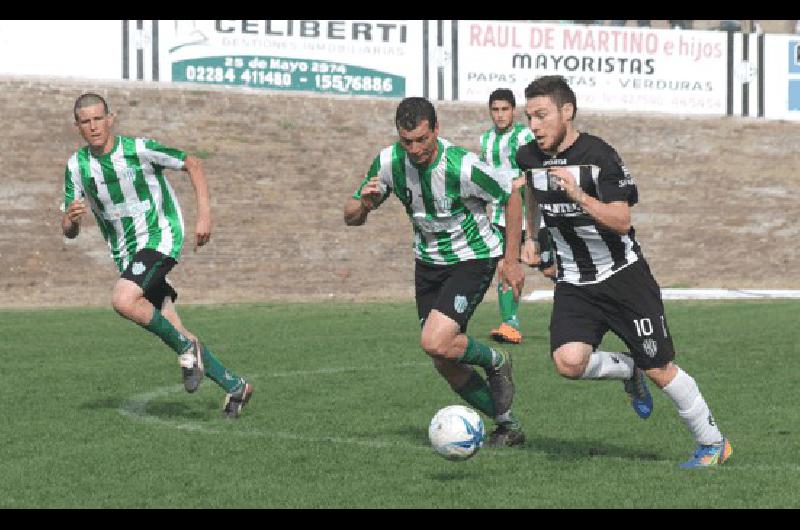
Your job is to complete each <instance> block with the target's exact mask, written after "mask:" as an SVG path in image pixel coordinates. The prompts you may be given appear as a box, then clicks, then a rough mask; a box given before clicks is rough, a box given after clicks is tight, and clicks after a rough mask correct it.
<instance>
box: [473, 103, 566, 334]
mask: <svg viewBox="0 0 800 530" xmlns="http://www.w3.org/2000/svg"><path fill="white" fill-rule="evenodd" d="M516 104H517V103H516V99H515V98H514V92H512V91H511V90H509V89H508V88H498V89H497V90H495V91H494V92H492V93H491V94H490V95H489V116H490V117H491V119H492V124H493V126H492V128H491V129H489V130H488V131H486V132H484V133H483V134H482V135H481V138H480V141H481V158H482V159H483V160H484V161H485V162H486V163H487V164H490V165H491V166H493V167H496V168H503V169H518V168H517V161H516V158H515V157H516V154H517V149H519V147H520V146H522V145H524V144H526V143H528V142H530V141H531V140H533V133H532V132H531V130H530V129H529V128H528V127H526V126H525V125H522V124H520V123H515V122H514V110H515V108H516ZM523 192H524V188H522V189H521V190H520V193H523ZM522 216H523V217H522V237H523V238H524V237H525V231H526V228H527V227H526V224H525V208H524V203H523V210H522ZM492 224H493V225H495V227H496V228H497V230H498V231H500V232H501V233H502V234H503V238H504V240H505V229H506V216H505V206H504V205H503V204H502V203H500V202H498V201H494V202H493V203H492ZM534 234H536V232H534ZM540 250H541V251H542V252H548V251H549V245H542V246H541V247H540ZM550 265H551V262H548V260H547V259H545V260H542V261H541V262H540V269H542V270H544V271H545V274H548V273H549V274H550V275H551V276H552V275H554V273H555V270H554V269H553V268H552V267H550ZM502 271H503V260H502V259H501V260H500V261H499V262H498V264H497V275H498V282H497V301H498V305H499V306H500V326H499V327H497V328H495V329H493V330H492V331H491V333H490V336H491V337H492V338H493V339H494V340H496V341H498V342H510V343H513V344H519V343H520V342H522V333H521V331H520V323H519V317H518V316H517V311H518V309H519V299H518V298H514V293H513V290H512V289H511V288H510V287H509V286H508V285H506V284H505V283H504V282H502V281H499V278H500V276H501V275H502Z"/></svg>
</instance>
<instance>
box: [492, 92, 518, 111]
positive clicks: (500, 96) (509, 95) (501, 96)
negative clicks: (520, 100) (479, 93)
mask: <svg viewBox="0 0 800 530" xmlns="http://www.w3.org/2000/svg"><path fill="white" fill-rule="evenodd" d="M495 101H508V102H509V103H511V106H512V107H516V106H517V100H516V99H515V98H514V93H513V92H512V91H511V89H508V88H498V89H497V90H495V91H494V92H492V93H491V94H490V95H489V106H490V107H491V106H492V103H494V102H495Z"/></svg>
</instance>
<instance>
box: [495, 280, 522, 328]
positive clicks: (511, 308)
mask: <svg viewBox="0 0 800 530" xmlns="http://www.w3.org/2000/svg"><path fill="white" fill-rule="evenodd" d="M503 287H505V286H504V285H503V284H502V283H498V284H497V302H498V303H499V304H500V318H501V319H502V321H503V322H505V323H506V324H508V325H509V326H512V327H513V328H514V329H519V319H518V318H517V310H518V309H519V302H516V301H514V290H513V289H511V288H508V289H506V290H503Z"/></svg>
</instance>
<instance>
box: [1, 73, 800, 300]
mask: <svg viewBox="0 0 800 530" xmlns="http://www.w3.org/2000/svg"><path fill="white" fill-rule="evenodd" d="M84 91H97V92H99V93H101V94H103V95H104V96H106V97H107V99H108V101H109V104H110V105H111V107H112V110H113V111H114V112H116V113H117V126H116V131H117V132H118V133H121V134H130V135H135V136H148V137H152V138H154V139H157V140H159V141H160V142H162V143H164V144H166V145H169V146H174V147H179V148H182V149H185V150H186V151H188V152H189V153H190V154H194V155H196V156H198V157H200V158H202V159H203V161H204V167H205V170H206V174H207V176H208V179H209V184H210V189H211V196H212V213H213V215H214V232H213V234H212V240H211V243H210V244H209V245H208V246H206V247H204V248H202V249H201V250H199V251H198V252H196V253H195V252H193V250H192V246H191V243H189V244H187V246H186V248H185V249H184V253H183V257H182V260H181V263H180V264H179V265H178V267H176V269H175V270H174V272H173V273H171V274H170V278H171V279H172V280H173V283H175V284H176V287H177V289H178V291H179V293H180V296H181V298H180V300H181V302H182V303H236V302H258V301H277V300H280V301H300V300H318V301H323V300H387V299H411V298H412V297H413V286H412V283H413V262H412V260H413V255H412V252H411V228H410V225H409V223H408V220H407V219H406V217H405V213H404V211H403V209H402V208H401V206H400V204H399V203H398V202H397V201H395V200H394V199H392V200H390V201H389V202H388V203H387V204H386V205H384V207H382V208H381V209H380V210H378V211H376V212H373V214H372V215H371V217H370V219H369V222H368V223H367V225H365V226H363V227H356V228H348V227H345V225H344V223H343V220H342V206H343V204H344V202H345V199H346V198H347V197H348V196H349V195H350V194H351V193H352V192H353V191H354V189H355V188H356V186H357V184H358V183H359V182H360V180H361V178H362V177H363V175H364V173H365V172H366V170H367V168H368V166H369V164H370V162H371V161H372V158H373V157H374V156H375V155H376V154H377V153H378V151H379V150H380V149H381V148H382V147H384V146H386V145H389V144H390V143H392V142H393V141H395V139H396V131H395V129H394V125H393V116H394V109H395V107H396V105H397V100H378V99H364V98H353V97H325V96H318V95H306V94H298V93H275V92H264V91H255V90H248V89H236V88H224V87H219V88H217V87H209V88H205V87H203V88H198V87H197V86H196V85H195V86H180V85H158V84H153V83H142V82H138V83H137V82H117V83H114V82H97V83H91V82H86V81H83V80H52V79H45V78H7V77H5V78H4V77H0V108H1V109H2V111H3V116H4V118H5V119H4V125H5V126H4V127H2V128H0V146H2V149H0V223H2V227H3V230H2V231H0V307H38V306H66V305H70V306H74V305H108V304H109V301H110V291H111V287H112V286H113V283H114V281H115V280H116V278H117V276H118V274H117V271H116V268H115V267H114V265H113V263H112V262H111V260H110V258H109V257H108V252H107V247H106V246H105V243H104V241H103V240H102V237H101V236H100V233H99V231H98V230H97V227H96V226H95V223H94V220H93V219H91V216H89V217H90V218H89V219H87V221H86V222H85V223H84V228H83V231H82V233H81V235H80V237H78V238H77V239H76V240H66V239H65V238H63V237H62V235H61V230H60V217H61V213H60V212H59V206H60V203H61V200H62V197H61V188H62V184H63V174H64V165H65V162H66V160H67V158H68V157H69V156H70V154H71V153H72V152H74V151H75V150H76V149H77V148H78V147H80V146H81V141H80V138H79V136H78V134H77V132H76V130H75V128H74V126H73V123H72V122H73V119H72V116H71V112H72V105H73V103H74V100H75V98H76V97H77V96H78V95H80V94H81V93H82V92H84ZM578 106H579V112H578V119H577V125H578V128H579V129H580V130H583V131H586V132H591V133H593V134H597V135H599V136H601V137H603V138H605V139H606V140H607V141H609V142H610V143H611V144H612V145H613V146H615V147H616V148H617V150H618V151H619V152H620V154H621V156H622V158H623V160H624V162H625V163H626V165H627V166H628V168H629V169H630V170H631V171H632V173H633V174H634V176H635V178H636V179H637V184H638V186H639V192H640V204H639V205H637V206H636V207H635V208H634V210H633V224H634V226H635V228H636V231H637V237H638V238H639V240H640V242H641V243H642V245H643V247H644V251H645V254H646V256H647V257H648V259H649V261H650V263H651V266H652V268H653V271H654V273H655V275H656V278H657V279H658V280H659V281H660V283H661V285H662V286H663V287H726V288H794V289H796V288H800V273H798V272H797V264H798V250H797V249H798V244H797V243H798V241H799V240H800V228H798V224H797V222H796V217H797V214H798V212H800V208H798V206H797V196H798V192H800V157H798V155H797V138H798V137H800V124H798V123H790V122H780V121H772V122H769V121H763V120H758V119H756V118H698V117H685V118H681V117H674V116H673V117H670V116H662V115H641V114H629V113H613V114H612V113H604V114H599V113H590V112H588V111H587V112H584V111H581V110H580V102H578ZM437 108H438V111H439V115H440V122H441V131H440V132H441V135H442V136H444V137H445V138H448V139H450V140H452V141H454V142H456V143H458V144H461V145H463V146H465V147H467V148H470V149H472V150H477V149H478V136H479V134H480V133H481V132H482V131H483V130H484V129H485V128H487V127H488V125H489V119H488V112H487V109H486V107H485V106H484V105H481V104H474V103H459V102H442V103H438V104H437ZM520 118H521V115H520ZM169 178H170V181H171V182H172V184H173V186H174V187H175V188H176V191H177V193H178V195H179V197H180V199H181V205H182V206H183V209H184V217H185V222H186V229H187V236H188V237H187V239H189V241H190V242H191V240H192V239H193V237H192V234H193V228H194V211H195V205H194V199H193V192H192V188H191V183H190V181H189V179H188V177H186V176H185V174H184V173H181V172H174V173H170V174H169ZM528 282H529V283H528V287H527V288H526V290H530V289H531V288H533V289H537V288H542V287H549V286H548V284H546V283H545V282H543V281H542V280H541V277H540V276H538V274H534V273H530V274H529V276H528ZM491 296H492V290H490V293H489V294H488V295H487V297H488V298H490V297H491Z"/></svg>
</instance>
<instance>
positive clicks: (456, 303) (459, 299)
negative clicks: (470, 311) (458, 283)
mask: <svg viewBox="0 0 800 530" xmlns="http://www.w3.org/2000/svg"><path fill="white" fill-rule="evenodd" d="M453 307H454V308H455V310H456V313H458V314H461V313H463V312H464V311H466V310H467V297H466V296H462V295H460V294H457V295H456V297H455V298H454V299H453Z"/></svg>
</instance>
